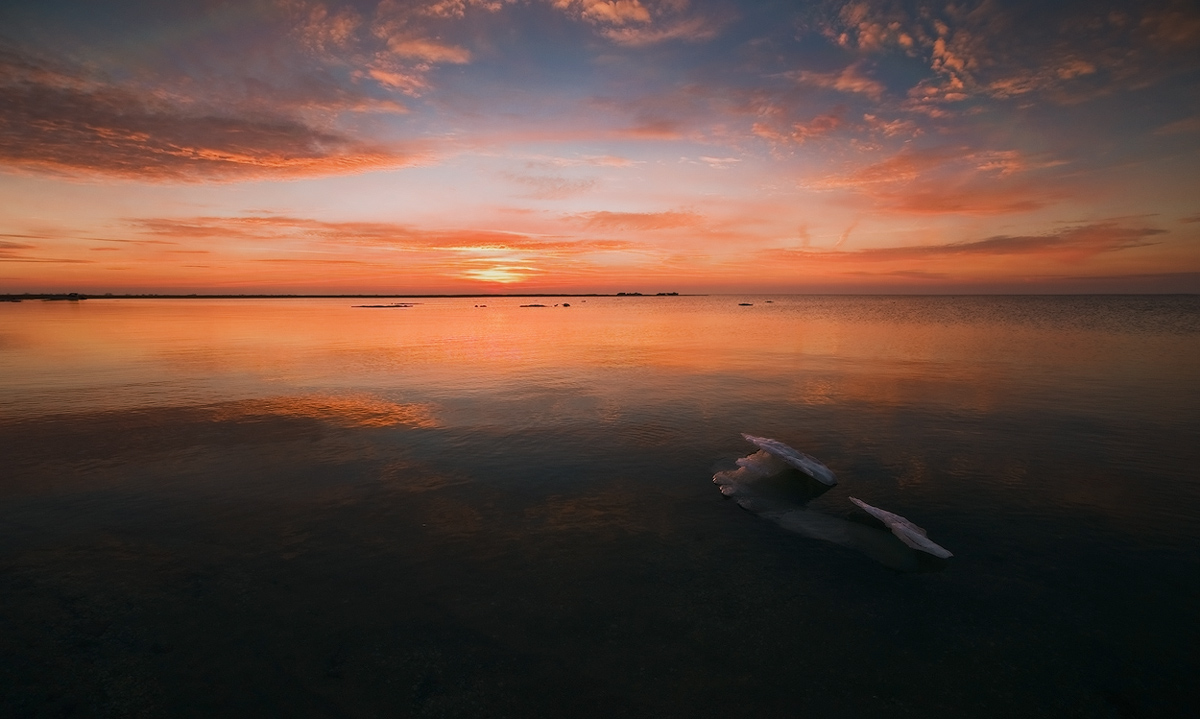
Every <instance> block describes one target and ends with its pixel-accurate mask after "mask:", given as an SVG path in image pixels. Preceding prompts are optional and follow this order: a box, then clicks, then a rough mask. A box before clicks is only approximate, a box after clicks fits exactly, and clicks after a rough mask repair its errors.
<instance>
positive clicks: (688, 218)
mask: <svg viewBox="0 0 1200 719" xmlns="http://www.w3.org/2000/svg"><path fill="white" fill-rule="evenodd" d="M568 219H573V220H581V221H582V222H583V223H584V226H585V227H587V228H588V229H598V230H672V229H678V228H680V227H694V226H696V225H698V224H700V222H702V221H703V219H704V218H703V217H701V216H700V215H697V214H696V213H694V212H674V211H668V212H608V211H604V210H602V211H599V212H584V213H581V214H578V215H569V216H568Z"/></svg>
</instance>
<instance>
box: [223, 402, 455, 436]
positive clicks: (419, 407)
mask: <svg viewBox="0 0 1200 719" xmlns="http://www.w3.org/2000/svg"><path fill="white" fill-rule="evenodd" d="M258 415H273V416H279V417H303V418H306V419H319V420H323V421H326V422H332V423H335V424H340V425H342V426H346V427H396V426H404V427H416V428H420V429H435V428H437V427H440V426H441V424H440V423H439V422H438V420H437V418H436V417H435V416H434V407H433V405H430V404H420V403H409V404H397V403H395V402H388V401H387V400H384V399H380V398H378V397H372V396H371V395H366V394H353V395H346V396H333V395H312V396H282V397H268V398H265V399H255V400H247V401H244V402H238V403H235V404H233V405H222V406H221V407H219V408H218V409H217V411H216V412H214V414H213V419H214V420H215V421H218V422H224V421H236V420H239V419H243V418H246V417H253V416H258Z"/></svg>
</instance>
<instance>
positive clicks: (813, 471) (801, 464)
mask: <svg viewBox="0 0 1200 719" xmlns="http://www.w3.org/2000/svg"><path fill="white" fill-rule="evenodd" d="M742 436H743V437H745V438H746V441H747V442H750V443H751V444H753V445H755V446H756V447H758V448H759V449H761V450H763V451H764V452H766V453H768V454H770V455H773V456H775V457H778V458H779V459H782V460H783V461H784V462H786V463H787V464H788V466H790V467H794V468H796V469H798V470H800V471H801V472H804V473H805V474H807V475H808V476H810V477H812V478H813V479H815V480H817V481H818V482H820V483H821V484H825V485H828V486H830V487H832V486H833V485H835V484H837V478H836V477H834V476H833V470H831V469H829V467H826V466H825V465H823V464H821V463H820V462H819V461H818V460H817V459H816V458H814V457H810V456H808V455H807V454H805V453H803V452H801V451H799V450H795V449H792V448H791V447H789V446H787V445H786V444H784V443H783V442H780V441H779V440H777V439H767V438H766V437H755V436H754V435H751V434H743V435H742Z"/></svg>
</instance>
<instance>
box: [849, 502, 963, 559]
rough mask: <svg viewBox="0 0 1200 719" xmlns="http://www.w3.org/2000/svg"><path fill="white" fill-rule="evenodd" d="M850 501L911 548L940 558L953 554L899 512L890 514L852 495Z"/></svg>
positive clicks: (947, 557)
mask: <svg viewBox="0 0 1200 719" xmlns="http://www.w3.org/2000/svg"><path fill="white" fill-rule="evenodd" d="M850 501H851V502H854V503H855V504H857V505H858V506H859V507H862V509H863V511H865V512H866V513H867V514H869V515H871V516H872V517H874V518H875V519H878V520H879V521H881V522H883V523H884V524H885V525H887V528H888V529H890V530H892V534H894V535H896V536H897V537H899V538H900V541H901V542H904V543H905V544H907V545H908V546H910V547H912V548H913V549H916V550H918V551H921V552H925V553H926V554H932V555H933V556H935V557H941V558H942V559H949V558H950V557H953V556H954V555H953V554H951V553H950V552H949V551H947V550H946V548H945V547H942V546H939V545H938V544H935V543H934V542H932V541H931V540H930V539H929V538H928V537H926V536H925V530H924V529H921V528H920V527H918V526H917V525H915V524H913V523H912V522H910V521H908V520H907V519H905V518H904V517H901V516H900V515H899V514H892V513H891V512H889V511H887V510H884V509H880V508H879V507H872V506H871V505H869V504H867V503H866V502H864V501H862V500H860V499H855V498H854V497H851V498H850Z"/></svg>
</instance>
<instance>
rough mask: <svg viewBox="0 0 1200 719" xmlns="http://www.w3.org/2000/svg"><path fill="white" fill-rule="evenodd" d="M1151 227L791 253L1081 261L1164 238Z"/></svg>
mask: <svg viewBox="0 0 1200 719" xmlns="http://www.w3.org/2000/svg"><path fill="white" fill-rule="evenodd" d="M1165 233H1166V230H1160V229H1157V228H1152V227H1123V226H1121V225H1119V224H1116V223H1111V222H1102V223H1095V224H1090V225H1081V226H1078V227H1071V228H1067V229H1063V230H1060V231H1058V232H1054V233H1051V234H1046V235H1022V236H1010V235H998V236H995V237H989V238H986V239H983V240H973V241H969V242H952V243H949V244H945V245H909V246H902V247H877V248H868V249H862V250H853V251H841V250H836V251H816V250H802V249H796V250H787V251H785V252H786V253H790V254H792V255H794V256H797V257H803V258H805V259H809V260H815V261H823V262H839V263H843V262H849V263H858V262H912V261H927V260H938V259H961V258H968V257H999V256H1026V257H1055V258H1058V259H1060V260H1063V261H1068V262H1078V261H1082V260H1084V259H1087V258H1089V257H1092V256H1094V255H1098V254H1102V253H1107V252H1118V251H1120V250H1127V249H1131V248H1135V247H1146V246H1149V245H1153V244H1157V243H1156V242H1152V241H1150V239H1149V238H1151V237H1155V236H1158V235H1162V234H1165Z"/></svg>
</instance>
